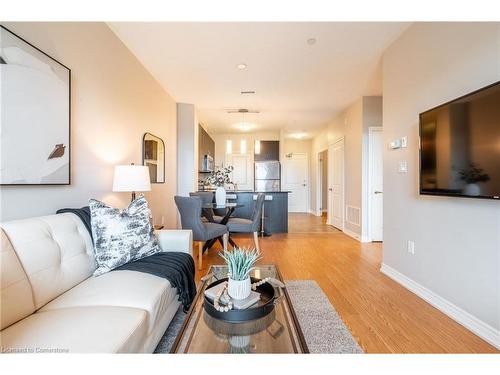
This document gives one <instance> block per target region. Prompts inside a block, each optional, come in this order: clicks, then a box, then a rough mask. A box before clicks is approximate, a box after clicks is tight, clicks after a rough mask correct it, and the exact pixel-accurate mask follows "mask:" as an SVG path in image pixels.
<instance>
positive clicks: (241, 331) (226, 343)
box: [170, 265, 309, 354]
mask: <svg viewBox="0 0 500 375" xmlns="http://www.w3.org/2000/svg"><path fill="white" fill-rule="evenodd" d="M210 274H212V275H211V276H210V277H206V278H204V279H202V280H203V281H202V283H201V285H200V288H199V290H198V293H197V294H196V297H195V299H194V301H193V303H192V305H191V308H190V310H189V312H188V314H187V317H186V320H185V321H184V324H183V325H182V328H181V330H180V332H179V334H178V336H177V338H176V340H175V342H174V345H173V346H172V349H171V351H170V352H171V353H238V354H241V353H309V350H308V348H307V344H306V342H305V340H304V335H303V334H302V331H301V329H300V325H299V322H298V320H297V317H296V316H295V312H294V311H293V307H292V304H291V301H290V297H289V296H288V293H287V291H286V289H281V288H275V293H278V296H280V297H281V298H280V301H279V303H278V304H277V305H276V306H275V308H274V310H273V311H272V312H271V313H270V314H268V315H267V316H265V317H263V318H260V319H256V320H251V321H248V322H244V323H229V322H225V321H223V320H219V319H215V318H213V317H211V316H210V315H208V314H207V313H206V312H205V310H204V308H203V300H204V292H205V288H206V287H207V286H208V285H210V284H211V283H213V282H214V281H216V280H219V279H221V278H224V277H227V266H226V265H214V266H211V267H210V269H209V270H208V275H210ZM251 276H252V277H256V278H259V279H263V278H265V277H273V278H275V279H278V280H280V281H281V282H284V281H283V279H282V277H281V274H280V272H279V270H278V268H277V267H276V266H275V265H258V266H256V267H255V269H254V270H253V271H252V273H251Z"/></svg>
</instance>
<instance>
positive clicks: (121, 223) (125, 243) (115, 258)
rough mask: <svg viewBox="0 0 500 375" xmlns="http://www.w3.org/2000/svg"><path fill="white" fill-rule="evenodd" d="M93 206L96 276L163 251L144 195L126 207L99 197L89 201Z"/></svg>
mask: <svg viewBox="0 0 500 375" xmlns="http://www.w3.org/2000/svg"><path fill="white" fill-rule="evenodd" d="M89 207H90V214H91V218H92V220H91V224H92V237H93V238H94V253H95V259H96V262H97V269H96V270H95V272H94V275H95V276H98V275H102V274H103V273H106V272H109V271H110V270H112V269H114V268H117V267H119V266H121V265H123V264H125V263H128V262H133V261H134V260H138V259H141V258H144V257H147V256H150V255H153V254H154V253H157V252H158V251H160V247H159V246H158V242H157V241H156V237H155V236H154V229H153V223H152V220H151V210H150V209H149V206H148V202H147V201H146V198H144V196H140V197H139V198H137V199H136V200H134V201H133V202H131V203H130V204H129V206H128V207H127V208H125V209H123V210H120V209H118V208H113V207H110V206H107V205H106V204H105V203H103V202H100V201H98V200H95V199H90V200H89Z"/></svg>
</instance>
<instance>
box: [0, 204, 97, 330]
mask: <svg viewBox="0 0 500 375" xmlns="http://www.w3.org/2000/svg"><path fill="white" fill-rule="evenodd" d="M0 226H1V228H2V233H1V241H2V242H1V244H2V249H1V252H0V254H1V259H0V267H1V268H0V274H1V285H0V288H1V299H0V301H1V329H4V328H5V327H7V326H9V325H11V324H13V323H15V322H17V321H19V320H21V319H23V318H24V317H26V316H27V315H30V314H32V313H33V312H34V311H35V310H38V309H39V308H41V307H42V306H43V305H45V304H46V303H48V302H49V301H51V300H53V299H54V298H56V297H57V296H59V295H61V294H62V293H64V292H65V291H67V290H68V289H71V288H72V287H74V286H75V285H77V284H79V283H81V282H82V281H83V280H85V279H87V278H88V277H90V276H91V275H92V273H93V272H94V269H95V260H94V254H93V249H92V240H91V238H90V235H89V233H88V232H87V229H85V226H84V225H83V223H82V222H81V221H80V219H79V218H78V217H77V216H75V215H73V214H71V213H65V214H60V215H51V216H42V217H36V218H30V219H24V220H15V221H10V222H5V223H2V224H1V225H0Z"/></svg>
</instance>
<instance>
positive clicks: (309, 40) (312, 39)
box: [307, 38, 316, 46]
mask: <svg viewBox="0 0 500 375" xmlns="http://www.w3.org/2000/svg"><path fill="white" fill-rule="evenodd" d="M315 43H316V38H309V39H307V44H309V45H310V46H312V45H313V44H315Z"/></svg>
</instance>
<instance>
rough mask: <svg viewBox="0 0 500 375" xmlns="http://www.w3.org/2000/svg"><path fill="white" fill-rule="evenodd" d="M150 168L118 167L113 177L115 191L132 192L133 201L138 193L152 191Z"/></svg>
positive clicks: (137, 166)
mask: <svg viewBox="0 0 500 375" xmlns="http://www.w3.org/2000/svg"><path fill="white" fill-rule="evenodd" d="M150 190H151V181H150V179H149V168H148V167H147V166H143V165H134V164H133V163H132V164H130V165H116V166H115V174H114V176H113V191H114V192H123V191H130V192H132V201H133V200H134V199H135V193H136V192H137V191H150Z"/></svg>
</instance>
